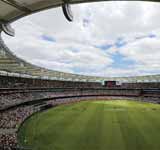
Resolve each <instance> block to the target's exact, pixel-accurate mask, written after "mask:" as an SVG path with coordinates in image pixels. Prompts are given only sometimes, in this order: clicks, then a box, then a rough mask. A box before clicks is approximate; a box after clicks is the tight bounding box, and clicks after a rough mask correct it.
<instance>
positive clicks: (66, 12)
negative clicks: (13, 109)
mask: <svg viewBox="0 0 160 150" xmlns="http://www.w3.org/2000/svg"><path fill="white" fill-rule="evenodd" d="M62 10H63V13H64V16H65V17H66V19H67V20H68V21H70V22H72V21H73V13H72V10H71V6H70V4H68V3H65V4H63V5H62Z"/></svg>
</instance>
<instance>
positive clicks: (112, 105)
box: [18, 100, 160, 150]
mask: <svg viewBox="0 0 160 150" xmlns="http://www.w3.org/2000/svg"><path fill="white" fill-rule="evenodd" d="M18 137H19V143H20V145H23V146H25V147H29V148H32V149H33V150H160V105H156V104H149V103H141V102H134V101H118V100H117V101H84V102H80V103H76V104H70V105H63V106H58V107H56V108H53V109H50V110H48V111H45V112H42V113H37V114H36V115H34V116H32V117H31V118H30V119H28V120H27V121H26V122H25V123H24V124H23V126H22V127H21V129H20V131H19V134H18Z"/></svg>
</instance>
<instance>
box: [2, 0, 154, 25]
mask: <svg viewBox="0 0 160 150" xmlns="http://www.w3.org/2000/svg"><path fill="white" fill-rule="evenodd" d="M94 1H97V2H98V1H103V0H0V21H2V22H5V23H8V22H13V21H15V20H17V19H19V18H21V17H23V16H26V15H29V14H32V13H35V12H38V11H41V10H44V9H49V8H53V7H58V6H62V5H63V4H64V3H66V2H68V3H70V4H76V3H84V2H94ZM107 1H109V0H107ZM142 1H147V0H142ZM148 1H149V0H148ZM153 1H155V2H157V1H156V0H153Z"/></svg>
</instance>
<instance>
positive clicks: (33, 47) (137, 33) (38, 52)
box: [3, 1, 160, 77]
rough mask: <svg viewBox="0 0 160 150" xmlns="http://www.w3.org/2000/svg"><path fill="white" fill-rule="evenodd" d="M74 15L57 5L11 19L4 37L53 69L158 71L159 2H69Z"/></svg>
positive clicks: (121, 73) (34, 60) (88, 72)
mask: <svg viewBox="0 0 160 150" xmlns="http://www.w3.org/2000/svg"><path fill="white" fill-rule="evenodd" d="M72 11H73V14H74V21H73V22H68V21H67V20H66V19H65V17H64V15H63V13H62V9H61V8H54V9H50V10H45V11H42V12H39V13H36V14H33V15H30V16H27V17H24V18H22V19H20V20H18V21H16V22H14V23H13V24H12V26H13V28H14V29H15V32H16V36H15V37H9V36H7V35H4V34H3V38H4V40H5V43H6V44H7V45H8V47H9V48H10V49H11V50H12V52H13V53H14V54H16V55H17V56H19V57H21V58H23V59H25V60H26V61H28V62H30V63H32V64H35V65H38V66H41V67H45V68H48V69H52V70H58V71H63V72H70V73H76V74H83V75H93V76H105V77H122V76H135V75H138V76H139V75H150V74H160V19H159V17H160V4H159V3H152V2H133V1H132V2H124V1H123V2H98V3H89V4H88V3H85V4H78V5H72Z"/></svg>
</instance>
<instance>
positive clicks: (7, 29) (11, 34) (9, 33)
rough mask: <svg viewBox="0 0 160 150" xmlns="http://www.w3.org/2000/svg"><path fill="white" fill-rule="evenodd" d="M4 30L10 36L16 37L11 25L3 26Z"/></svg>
mask: <svg viewBox="0 0 160 150" xmlns="http://www.w3.org/2000/svg"><path fill="white" fill-rule="evenodd" d="M2 30H3V31H4V32H5V33H6V34H8V35H9V36H15V31H14V29H13V28H12V27H11V25H10V24H2Z"/></svg>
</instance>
